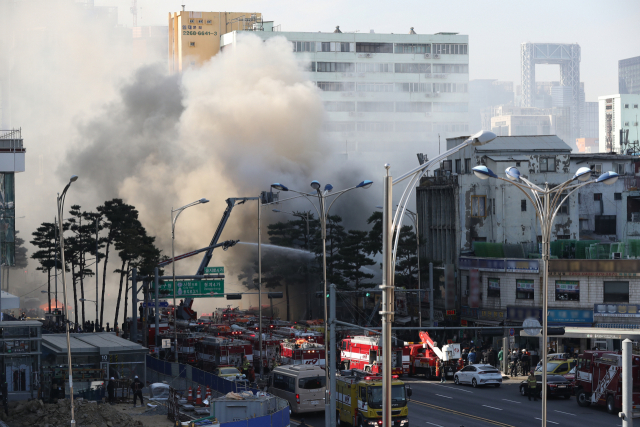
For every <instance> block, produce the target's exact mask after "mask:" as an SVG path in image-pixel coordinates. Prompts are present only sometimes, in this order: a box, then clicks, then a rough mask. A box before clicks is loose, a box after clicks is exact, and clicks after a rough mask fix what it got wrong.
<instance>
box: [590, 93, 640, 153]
mask: <svg viewBox="0 0 640 427" xmlns="http://www.w3.org/2000/svg"><path fill="white" fill-rule="evenodd" d="M598 104H599V108H598V115H599V117H598V121H599V140H600V141H599V142H600V152H601V153H610V152H613V153H617V154H627V153H630V154H635V155H638V154H640V146H639V137H638V132H639V130H640V128H639V127H638V122H639V121H640V108H638V105H639V104H640V94H638V95H636V94H616V95H608V96H600V97H598ZM627 142H628V143H627ZM629 150H631V151H629Z"/></svg>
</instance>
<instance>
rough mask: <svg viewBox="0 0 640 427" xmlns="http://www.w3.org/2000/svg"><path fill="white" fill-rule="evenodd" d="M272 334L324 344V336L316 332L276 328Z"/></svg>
mask: <svg viewBox="0 0 640 427" xmlns="http://www.w3.org/2000/svg"><path fill="white" fill-rule="evenodd" d="M272 332H273V333H274V335H280V336H282V337H285V338H298V339H304V340H306V341H309V342H315V343H318V344H324V334H323V333H322V332H318V331H312V330H300V329H295V328H276V329H273V330H272Z"/></svg>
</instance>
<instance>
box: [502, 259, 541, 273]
mask: <svg viewBox="0 0 640 427" xmlns="http://www.w3.org/2000/svg"><path fill="white" fill-rule="evenodd" d="M505 268H506V271H507V273H538V272H539V271H540V263H539V262H538V260H537V259H507V260H505Z"/></svg>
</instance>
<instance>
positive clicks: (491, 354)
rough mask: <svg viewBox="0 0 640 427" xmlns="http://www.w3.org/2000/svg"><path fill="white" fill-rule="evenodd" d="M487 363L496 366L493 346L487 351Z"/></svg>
mask: <svg viewBox="0 0 640 427" xmlns="http://www.w3.org/2000/svg"><path fill="white" fill-rule="evenodd" d="M487 363H489V365H491V366H493V367H495V366H496V353H495V352H494V351H493V347H491V348H490V349H489V351H487Z"/></svg>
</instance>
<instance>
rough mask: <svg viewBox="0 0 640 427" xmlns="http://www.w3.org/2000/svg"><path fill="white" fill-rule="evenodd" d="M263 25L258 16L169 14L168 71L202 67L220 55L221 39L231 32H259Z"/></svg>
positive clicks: (251, 13)
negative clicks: (223, 35)
mask: <svg viewBox="0 0 640 427" xmlns="http://www.w3.org/2000/svg"><path fill="white" fill-rule="evenodd" d="M263 25H270V26H269V28H268V29H271V28H272V25H273V23H263V22H262V15H261V14H260V13H257V12H189V11H184V10H183V11H181V12H176V13H169V71H170V72H174V73H179V72H181V71H182V70H183V69H184V68H185V67H188V66H191V65H194V66H196V65H201V64H202V63H203V62H205V61H207V60H208V59H209V58H211V57H213V56H215V55H217V53H218V52H219V51H220V36H221V35H222V34H225V33H228V32H230V31H238V30H241V31H242V30H257V29H261V28H263Z"/></svg>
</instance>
